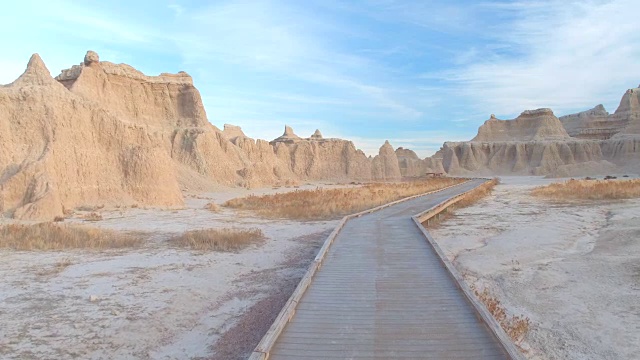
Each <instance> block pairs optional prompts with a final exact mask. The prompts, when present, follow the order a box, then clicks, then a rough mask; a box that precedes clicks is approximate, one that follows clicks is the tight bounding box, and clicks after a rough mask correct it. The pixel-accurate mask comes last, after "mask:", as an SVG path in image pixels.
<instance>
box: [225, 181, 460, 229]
mask: <svg viewBox="0 0 640 360" xmlns="http://www.w3.org/2000/svg"><path fill="white" fill-rule="evenodd" d="M463 181H465V180H464V179H458V178H438V179H428V180H421V181H407V182H402V183H380V184H369V185H365V186H361V187H355V188H343V189H320V188H317V189H315V190H295V191H292V192H287V193H280V194H273V195H264V196H255V195H251V196H248V197H244V198H236V199H231V200H229V201H227V202H225V203H224V204H223V206H227V207H231V208H235V209H245V210H254V211H257V212H258V213H259V214H261V215H263V216H265V217H269V218H286V219H295V220H327V219H335V218H340V217H343V216H345V215H349V214H353V213H357V212H360V211H364V210H367V209H371V208H374V207H376V206H380V205H383V204H386V203H389V202H392V201H396V200H400V199H403V198H406V197H409V196H413V195H419V194H423V193H426V192H429V191H434V190H438V189H442V188H445V187H447V186H451V185H455V184H459V183H461V182H463Z"/></svg>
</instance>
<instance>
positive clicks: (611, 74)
mask: <svg viewBox="0 0 640 360" xmlns="http://www.w3.org/2000/svg"><path fill="white" fill-rule="evenodd" d="M639 13H640V2H639V1H638V0H613V1H570V0H564V1H486V2H483V1H444V0H443V1H439V0H438V1H428V0H422V1H410V0H405V1H394V0H362V1H346V0H345V1H340V0H305V1H279V0H255V1H254V0H238V1H195V0H189V1H187V0H184V1H181V0H154V1H135V0H128V1H120V0H115V1H86V0H85V1H55V0H51V1H32V0H21V1H14V2H6V3H3V5H2V11H1V12H0V34H2V35H1V36H0V48H1V49H2V50H3V51H2V53H1V55H0V84H6V83H10V82H11V81H13V80H14V79H15V78H17V77H18V76H19V75H20V74H21V73H22V72H23V71H24V68H25V66H26V63H27V61H28V59H29V57H30V56H31V54H33V53H36V52H37V53H39V54H40V55H41V57H42V58H43V60H44V62H45V63H46V64H47V67H48V68H49V70H50V71H51V73H52V75H53V76H56V75H57V74H59V73H60V71H61V70H62V69H65V68H69V67H70V66H71V65H73V64H79V63H80V62H81V61H82V59H83V57H84V54H85V52H86V51H87V50H94V51H96V52H97V53H98V54H99V55H100V59H101V60H103V61H111V62H114V63H126V64H129V65H132V66H133V67H135V68H137V69H138V70H140V71H142V72H144V73H145V74H147V75H158V74H160V73H162V72H172V73H175V72H178V71H186V72H187V73H189V74H190V75H191V76H192V77H193V79H194V83H195V86H196V87H197V88H198V89H199V90H200V93H201V95H202V98H203V102H204V105H205V109H206V111H207V115H208V118H209V121H210V122H211V123H213V124H214V125H216V126H218V127H219V128H222V127H223V124H225V123H229V124H234V125H239V126H241V127H242V128H243V130H244V132H245V133H246V134H247V135H248V136H250V137H253V138H261V139H267V140H271V139H273V138H275V137H277V136H279V135H281V134H282V132H283V130H284V125H285V124H287V125H290V126H292V127H293V129H294V130H295V132H296V133H297V134H298V135H299V136H302V137H308V136H310V135H311V134H312V133H313V131H314V130H315V129H320V130H321V132H322V133H323V135H324V136H325V137H338V138H345V139H349V140H352V141H354V143H355V145H356V147H358V148H361V149H363V150H364V151H365V152H366V153H367V154H376V153H377V150H378V148H379V147H380V145H382V143H384V140H389V141H390V142H391V144H392V145H394V146H395V147H399V146H402V147H405V148H410V149H413V150H415V151H416V152H417V153H418V154H419V155H420V156H422V157H424V156H428V155H431V154H432V153H433V152H435V151H437V150H438V149H439V148H440V146H441V145H442V143H443V142H444V141H463V140H469V139H471V138H472V137H473V136H474V135H475V134H476V132H477V128H478V126H480V125H481V124H482V123H483V122H484V121H485V120H487V119H488V118H489V116H490V114H495V115H496V116H497V117H498V118H502V119H511V118H515V117H516V116H518V114H520V112H522V111H523V110H526V109H535V108H540V107H550V108H552V109H553V110H554V112H555V114H556V115H558V116H560V115H565V114H569V113H573V112H577V111H582V110H586V109H589V108H592V107H593V106H595V105H597V104H600V103H602V104H604V106H605V108H606V109H607V110H608V111H609V112H613V111H615V109H616V107H617V106H618V103H619V101H620V98H621V97H622V95H623V94H624V92H625V90H626V89H628V88H632V87H637V86H638V84H639V83H640V21H638V14H639Z"/></svg>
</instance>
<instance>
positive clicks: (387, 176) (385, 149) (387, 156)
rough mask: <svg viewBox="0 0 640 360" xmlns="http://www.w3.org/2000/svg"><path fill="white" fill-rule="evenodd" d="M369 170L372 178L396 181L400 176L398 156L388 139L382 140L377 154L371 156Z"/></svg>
mask: <svg viewBox="0 0 640 360" xmlns="http://www.w3.org/2000/svg"><path fill="white" fill-rule="evenodd" d="M371 170H372V176H373V179H374V180H381V181H398V180H400V179H401V178H402V174H401V173H400V166H399V164H398V157H397V156H396V152H395V151H394V150H393V147H392V146H391V144H389V141H385V142H384V145H382V146H381V147H380V151H379V152H378V155H376V157H374V158H373V162H372V164H371Z"/></svg>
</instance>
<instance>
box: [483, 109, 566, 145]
mask: <svg viewBox="0 0 640 360" xmlns="http://www.w3.org/2000/svg"><path fill="white" fill-rule="evenodd" d="M568 138H569V134H567V132H566V130H565V129H564V127H563V126H562V123H561V122H560V120H558V118H557V117H555V115H553V111H551V109H537V110H526V111H524V112H522V114H520V116H518V117H517V118H515V119H513V120H499V119H497V118H496V117H495V116H494V115H491V118H490V119H489V120H487V121H485V123H484V124H483V125H482V126H480V128H479V129H478V135H477V136H476V137H475V138H473V139H472V140H471V141H532V140H563V139H568Z"/></svg>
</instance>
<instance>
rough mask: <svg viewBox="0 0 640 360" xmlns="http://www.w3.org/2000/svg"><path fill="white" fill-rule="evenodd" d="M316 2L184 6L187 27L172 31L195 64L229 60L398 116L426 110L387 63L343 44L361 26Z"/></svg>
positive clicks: (229, 62) (420, 112)
mask: <svg viewBox="0 0 640 360" xmlns="http://www.w3.org/2000/svg"><path fill="white" fill-rule="evenodd" d="M309 9H310V7H305V6H299V7H298V6H296V4H295V3H288V4H283V3H281V2H278V1H260V0H258V1H248V2H240V3H228V4H218V5H213V6H209V7H207V8H205V9H198V10H197V13H191V14H186V13H184V14H183V16H182V21H183V23H182V31H180V32H179V33H177V34H175V35H173V36H172V38H173V40H174V41H175V43H176V45H177V46H178V47H179V48H180V49H181V52H182V54H183V56H184V57H185V61H186V62H187V63H188V64H191V65H193V64H202V66H211V64H212V63H215V62H223V63H227V64H232V65H233V66H234V67H236V68H238V67H245V68H247V70H248V71H251V72H253V73H255V74H257V76H259V75H261V74H269V76H274V77H277V78H280V79H289V80H297V81H303V82H306V83H307V84H308V85H307V86H309V85H310V86H314V85H315V86H322V87H326V88H329V89H334V92H339V93H340V96H341V98H342V99H343V101H344V102H347V103H348V102H357V103H362V102H363V101H365V99H366V101H367V102H368V104H369V106H373V107H376V108H378V109H379V110H380V111H384V112H386V113H388V114H391V115H395V116H398V117H407V118H413V119H417V118H418V117H420V116H421V115H422V111H420V110H418V109H416V107H415V106H413V105H412V103H411V101H410V100H408V98H407V97H402V96H399V94H398V91H397V87H398V86H401V85H392V84H388V83H386V82H385V81H383V80H382V79H381V78H382V77H384V74H386V73H387V71H385V70H384V69H383V67H384V66H383V65H382V64H380V63H377V62H374V61H373V60H371V59H370V58H369V57H367V56H364V55H358V54H357V53H356V52H353V51H351V49H345V50H343V49H341V48H340V45H339V43H340V39H341V37H342V36H343V35H344V33H349V34H350V35H353V32H354V31H356V30H355V28H345V27H344V26H343V25H342V24H340V23H337V22H333V21H332V20H327V19H324V18H323V17H322V16H320V15H318V14H316V13H312V12H311V10H309ZM212 34H215V35H214V36H213V37H212ZM325 90H326V89H325ZM276 91H277V90H276ZM327 91H330V90H326V91H325V93H326V92H327Z"/></svg>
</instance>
